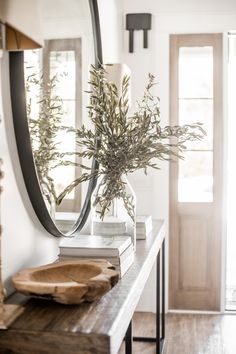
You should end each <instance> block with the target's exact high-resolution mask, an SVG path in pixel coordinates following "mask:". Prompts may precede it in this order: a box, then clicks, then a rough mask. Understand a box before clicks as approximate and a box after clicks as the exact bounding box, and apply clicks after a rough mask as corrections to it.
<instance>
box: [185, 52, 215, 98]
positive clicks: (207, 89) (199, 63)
mask: <svg viewBox="0 0 236 354" xmlns="http://www.w3.org/2000/svg"><path fill="white" fill-rule="evenodd" d="M179 97H180V98H212V97H213V48H212V47H182V48H180V50H179Z"/></svg>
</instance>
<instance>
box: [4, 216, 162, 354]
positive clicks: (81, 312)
mask: <svg viewBox="0 0 236 354" xmlns="http://www.w3.org/2000/svg"><path fill="white" fill-rule="evenodd" d="M164 247H165V229H164V224H163V222H162V221H154V222H153V231H152V233H151V234H150V235H149V236H148V238H147V240H139V241H137V250H136V255H135V261H134V264H133V265H132V266H131V268H130V269H129V270H128V272H127V273H126V274H125V275H124V276H123V277H122V279H120V281H119V282H118V284H117V285H116V286H115V287H114V288H113V289H112V290H111V291H110V292H108V293H107V294H106V295H105V296H103V298H102V299H101V300H99V301H96V302H93V303H83V304H81V305H77V306H74V305H73V306H68V305H61V304H57V303H54V302H52V301H47V300H39V299H37V300H36V299H30V300H29V301H27V302H26V304H25V305H24V306H25V310H24V312H23V314H22V315H21V316H20V317H19V318H18V319H17V320H16V321H15V322H14V323H13V324H12V325H11V326H10V327H9V328H8V329H7V330H6V331H4V330H2V331H0V354H9V353H11V354H13V353H14V354H32V353H34V354H90V353H91V354H92V353H93V354H95V353H96V354H116V353H118V351H119V348H120V346H121V344H122V341H123V340H124V338H125V347H126V353H127V354H131V353H132V342H133V340H141V341H155V342H156V344H157V345H156V353H157V354H159V353H161V352H162V347H163V342H164V337H165V315H164V312H165V311H164V308H165V292H164V280H163V279H164V277H165V273H164V272H165V267H164V263H165V259H164V252H165V251H164ZM155 261H157V262H156V264H157V285H156V287H157V316H156V338H143V337H138V338H137V337H133V336H132V317H133V314H134V311H135V308H136V306H137V304H138V301H139V299H140V296H141V294H142V291H143V288H144V286H145V283H146V281H147V279H148V276H149V274H150V272H151V269H152V267H153V265H154V264H155ZM161 265H162V266H161ZM161 278H162V281H161ZM161 283H162V286H161Z"/></svg>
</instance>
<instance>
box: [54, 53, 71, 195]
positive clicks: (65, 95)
mask: <svg viewBox="0 0 236 354" xmlns="http://www.w3.org/2000/svg"><path fill="white" fill-rule="evenodd" d="M75 71H76V64H75V52H74V51H72V50H69V51H68V50H64V51H51V52H50V77H51V78H52V77H54V76H55V75H56V77H57V81H56V85H55V87H54V89H53V94H54V95H55V96H59V97H60V99H61V100H62V105H63V117H62V124H63V125H64V126H68V127H69V126H71V127H75V126H76V123H75V120H76V81H75V78H76V72H75ZM56 142H57V143H58V145H57V146H58V152H61V153H62V152H65V151H66V152H74V151H76V140H75V134H74V133H70V134H68V132H66V131H61V132H60V133H58V134H57V141H56ZM64 160H65V166H58V167H57V168H56V169H55V170H54V171H52V173H51V174H52V178H53V179H54V183H55V189H56V192H57V194H60V193H61V192H62V191H63V190H64V189H65V187H66V186H67V185H69V184H70V183H71V181H73V180H74V179H75V175H76V167H75V166H72V165H71V166H68V165H67V164H66V161H70V162H72V163H75V162H76V158H75V155H71V156H70V158H68V157H66V158H64ZM74 197H75V190H74V189H73V191H72V192H71V193H70V194H69V195H67V196H66V198H65V199H74Z"/></svg>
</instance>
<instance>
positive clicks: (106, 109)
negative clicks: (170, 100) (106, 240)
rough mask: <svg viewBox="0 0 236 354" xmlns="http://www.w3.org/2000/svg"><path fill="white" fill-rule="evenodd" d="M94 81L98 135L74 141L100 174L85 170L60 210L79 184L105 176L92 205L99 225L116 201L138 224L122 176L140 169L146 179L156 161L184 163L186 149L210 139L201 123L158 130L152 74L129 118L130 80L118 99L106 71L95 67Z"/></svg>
mask: <svg viewBox="0 0 236 354" xmlns="http://www.w3.org/2000/svg"><path fill="white" fill-rule="evenodd" d="M90 75H91V80H90V82H89V83H90V85H91V90H90V91H87V92H88V93H89V94H90V104H89V106H88V114H89V118H90V119H91V121H92V123H93V125H94V131H92V130H91V129H87V128H86V127H85V126H84V125H83V126H82V128H81V129H77V130H76V141H77V144H79V146H81V148H82V150H81V152H79V155H80V156H81V158H88V159H92V158H94V159H95V160H96V161H97V162H98V164H99V169H96V170H92V168H91V167H86V166H83V168H85V169H86V171H85V172H83V173H82V175H81V176H80V177H79V178H77V179H75V180H74V181H73V182H72V183H71V184H70V185H68V186H67V187H66V188H65V190H64V191H63V192H62V193H61V194H60V195H59V196H58V198H57V204H60V203H61V201H62V200H63V198H64V197H65V196H66V195H67V194H68V193H70V192H71V191H72V190H73V189H74V188H75V187H76V186H77V185H78V184H80V183H81V182H83V181H88V180H90V179H91V178H93V177H96V178H98V177H99V176H101V175H103V176H104V178H103V182H102V184H103V188H102V193H101V194H100V195H99V196H97V198H96V199H95V201H94V204H95V205H97V204H98V205H99V207H100V217H101V219H103V218H104V216H105V214H106V213H107V211H108V210H109V208H110V207H111V204H112V201H113V200H114V199H115V198H121V199H123V202H124V205H125V207H126V209H127V212H128V214H129V216H130V217H131V218H132V219H133V220H134V207H133V205H132V200H131V199H129V198H128V196H127V195H126V191H125V183H124V182H123V181H122V175H127V174H128V173H132V172H134V171H136V170H138V169H143V170H144V172H145V174H147V169H148V168H149V167H151V168H154V169H159V168H160V167H159V166H158V162H157V161H156V160H167V161H169V160H170V159H171V157H172V156H175V157H177V158H183V152H184V150H185V149H186V145H185V143H186V142H187V141H194V140H201V139H202V138H203V137H204V135H206V133H205V131H204V130H203V128H202V126H201V123H193V124H185V125H182V126H179V125H176V126H169V125H168V126H165V127H162V126H161V125H160V108H159V98H158V97H156V96H154V95H153V94H152V88H153V86H154V85H155V82H154V79H155V78H154V76H153V75H151V74H149V78H148V83H147V86H146V87H145V90H144V94H143V97H142V99H141V101H140V102H138V107H137V111H136V112H135V113H134V114H133V115H131V116H128V110H129V102H128V91H129V85H130V80H129V77H128V76H124V78H123V82H122V88H121V95H120V97H119V95H118V89H117V87H116V85H115V84H114V83H111V82H109V81H108V80H107V78H106V70H105V67H103V66H102V67H100V68H98V69H97V68H95V67H92V69H91V72H90ZM170 139H171V141H170ZM173 139H174V140H173Z"/></svg>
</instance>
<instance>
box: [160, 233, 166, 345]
mask: <svg viewBox="0 0 236 354" xmlns="http://www.w3.org/2000/svg"><path fill="white" fill-rule="evenodd" d="M165 296H166V294H165V239H164V240H163V243H162V326H161V332H162V333H161V339H162V345H163V344H164V340H165V311H166V309H165V307H166V306H165Z"/></svg>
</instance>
